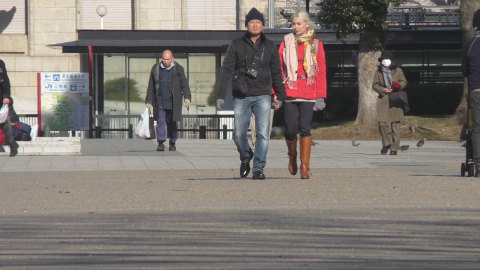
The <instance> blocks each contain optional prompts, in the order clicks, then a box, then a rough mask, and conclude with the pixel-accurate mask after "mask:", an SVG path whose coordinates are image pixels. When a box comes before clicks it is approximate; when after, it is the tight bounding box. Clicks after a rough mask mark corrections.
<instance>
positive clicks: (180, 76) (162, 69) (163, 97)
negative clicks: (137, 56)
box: [145, 50, 192, 151]
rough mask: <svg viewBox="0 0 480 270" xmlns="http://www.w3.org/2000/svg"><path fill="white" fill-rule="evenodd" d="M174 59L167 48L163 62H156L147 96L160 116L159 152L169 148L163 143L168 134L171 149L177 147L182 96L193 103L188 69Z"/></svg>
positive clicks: (148, 104) (158, 116)
mask: <svg viewBox="0 0 480 270" xmlns="http://www.w3.org/2000/svg"><path fill="white" fill-rule="evenodd" d="M173 59H174V58H173V53H172V52H171V51H169V50H166V51H164V52H163V54H162V61H161V62H160V63H158V64H155V65H153V67H152V71H151V73H150V80H149V81H148V89H147V97H146V98H145V103H146V105H147V107H148V108H149V109H150V108H152V104H153V107H154V109H153V110H154V112H153V113H154V114H155V115H156V116H157V117H155V118H157V141H158V146H157V151H165V146H164V145H163V143H164V142H165V141H166V140H167V137H168V138H169V139H170V141H169V147H168V150H169V151H176V150H177V148H176V146H175V142H176V141H177V137H178V133H177V121H180V120H181V118H182V98H185V100H184V102H185V106H186V107H188V106H190V100H191V98H192V95H191V94H190V87H189V86H188V81H187V77H186V76H185V70H184V69H183V67H182V66H181V65H180V64H178V63H177V62H175V61H173ZM165 126H166V127H167V131H168V133H167V134H165Z"/></svg>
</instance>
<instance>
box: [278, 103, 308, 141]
mask: <svg viewBox="0 0 480 270" xmlns="http://www.w3.org/2000/svg"><path fill="white" fill-rule="evenodd" d="M314 106H315V102H285V139H287V140H289V141H293V140H296V139H297V133H300V138H305V137H309V136H311V134H310V130H311V129H312V117H313V107H314Z"/></svg>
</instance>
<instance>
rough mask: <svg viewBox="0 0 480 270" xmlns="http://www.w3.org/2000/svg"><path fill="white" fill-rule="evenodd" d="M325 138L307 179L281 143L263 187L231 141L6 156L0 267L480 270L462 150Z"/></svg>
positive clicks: (96, 144) (475, 209)
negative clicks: (393, 148) (393, 152)
mask: <svg viewBox="0 0 480 270" xmlns="http://www.w3.org/2000/svg"><path fill="white" fill-rule="evenodd" d="M317 142H318V143H319V144H318V145H316V146H315V147H314V148H313V149H312V161H311V164H312V173H313V175H312V178H311V179H310V180H300V179H299V176H291V175H290V174H289V173H288V171H287V169H286V163H287V161H288V159H287V157H286V145H285V143H284V142H283V141H272V142H271V148H270V151H269V157H268V161H267V167H266V170H265V172H266V175H267V180H266V181H254V180H251V179H250V178H247V179H240V178H239V176H238V166H239V160H238V154H237V152H236V149H235V146H234V144H233V142H232V141H217V140H180V141H179V142H178V143H177V149H178V151H177V152H168V151H167V152H163V153H159V152H156V151H155V144H154V142H151V141H144V140H87V141H82V152H83V156H77V157H71V156H70V157H67V156H65V157H53V156H52V157H48V156H29V157H27V156H21V157H16V158H8V157H0V164H1V167H0V168H1V173H0V269H87V268H88V269H478V268H479V266H480V256H479V255H480V234H479V233H478V232H479V231H480V215H479V213H480V197H479V195H478V194H479V192H478V190H480V180H478V179H479V178H468V177H460V176H459V174H460V163H461V162H463V159H464V148H462V147H461V146H460V144H458V143H456V142H430V141H427V142H426V143H425V147H424V148H421V149H416V148H415V147H414V145H415V143H416V142H408V144H409V145H410V150H409V151H408V152H407V153H399V155H398V156H382V155H380V154H379V151H380V148H381V147H379V144H380V143H379V142H369V141H364V142H360V143H361V145H360V147H359V148H353V147H352V146H351V144H350V142H349V141H317ZM402 144H406V143H405V142H403V143H402ZM15 164H17V165H15ZM15 166H16V167H15ZM13 168H15V170H13Z"/></svg>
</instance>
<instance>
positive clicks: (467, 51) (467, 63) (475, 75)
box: [462, 33, 480, 91]
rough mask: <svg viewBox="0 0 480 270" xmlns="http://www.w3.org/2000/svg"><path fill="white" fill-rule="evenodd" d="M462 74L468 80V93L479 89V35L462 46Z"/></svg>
mask: <svg viewBox="0 0 480 270" xmlns="http://www.w3.org/2000/svg"><path fill="white" fill-rule="evenodd" d="M462 72H463V75H464V76H465V77H467V78H468V91H473V90H477V89H480V33H477V34H476V35H475V37H474V38H473V39H471V40H469V41H468V42H466V43H465V44H463V48H462Z"/></svg>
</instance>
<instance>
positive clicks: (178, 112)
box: [145, 62, 192, 121]
mask: <svg viewBox="0 0 480 270" xmlns="http://www.w3.org/2000/svg"><path fill="white" fill-rule="evenodd" d="M159 65H160V63H158V64H155V65H153V67H152V71H151V72H150V80H149V81H148V88H147V96H146V97H145V103H149V104H152V105H153V106H154V112H153V115H154V116H155V119H157V115H158V107H157V96H159V94H160V91H157V86H158V87H159V86H160V85H161V84H160V83H159V82H156V81H155V80H156V79H158V78H159V76H160V74H159V71H160V67H159ZM173 69H174V74H173V79H172V85H171V91H172V96H173V104H172V111H173V121H180V120H181V119H182V106H183V98H182V97H184V99H189V100H190V101H191V100H192V95H191V94H190V87H189V86H188V80H187V77H186V76H185V71H184V69H183V67H182V66H181V65H180V64H178V63H177V62H175V65H174V67H173Z"/></svg>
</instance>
